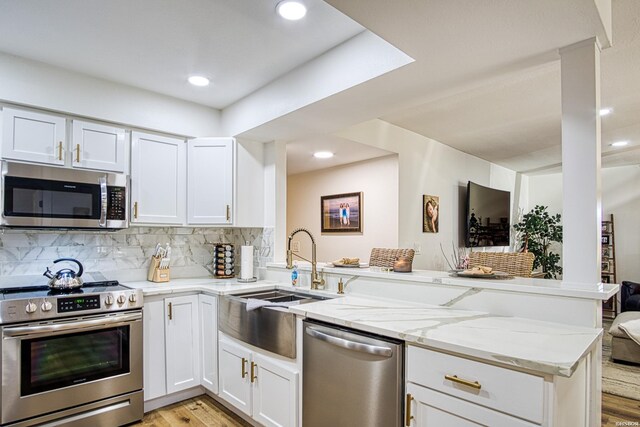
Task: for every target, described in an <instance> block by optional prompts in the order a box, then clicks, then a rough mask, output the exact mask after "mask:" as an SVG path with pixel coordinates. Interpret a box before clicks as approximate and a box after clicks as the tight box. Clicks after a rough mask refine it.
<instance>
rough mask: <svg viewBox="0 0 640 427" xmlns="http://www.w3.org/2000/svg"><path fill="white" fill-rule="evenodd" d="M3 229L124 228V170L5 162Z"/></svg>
mask: <svg viewBox="0 0 640 427" xmlns="http://www.w3.org/2000/svg"><path fill="white" fill-rule="evenodd" d="M1 190H2V194H1V197H0V203H1V206H0V207H1V210H2V219H1V221H0V225H1V226H3V227H24V228H85V229H91V228H95V229H120V228H127V227H128V226H129V220H128V212H129V202H128V200H129V178H128V176H127V175H124V174H114V173H103V172H92V171H84V170H78V169H67V168H56V167H49V166H34V165H26V164H21V163H11V162H6V161H4V162H2V183H1Z"/></svg>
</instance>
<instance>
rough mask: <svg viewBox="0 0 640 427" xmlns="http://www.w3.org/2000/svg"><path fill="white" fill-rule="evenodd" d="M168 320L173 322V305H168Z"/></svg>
mask: <svg viewBox="0 0 640 427" xmlns="http://www.w3.org/2000/svg"><path fill="white" fill-rule="evenodd" d="M169 320H173V304H171V303H169Z"/></svg>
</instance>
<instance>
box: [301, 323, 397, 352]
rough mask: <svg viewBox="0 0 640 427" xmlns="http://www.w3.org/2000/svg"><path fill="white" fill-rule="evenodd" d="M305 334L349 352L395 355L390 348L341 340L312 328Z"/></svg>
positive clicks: (308, 328) (307, 329)
mask: <svg viewBox="0 0 640 427" xmlns="http://www.w3.org/2000/svg"><path fill="white" fill-rule="evenodd" d="M305 333H306V334H307V335H310V336H312V337H313V338H316V339H318V340H320V341H324V342H327V343H329V344H332V345H335V346H337V347H342V348H346V349H348V350H353V351H359V352H362V353H369V354H375V355H376V356H385V357H391V356H392V355H393V350H391V349H390V348H389V347H381V346H378V345H371V344H363V343H360V342H355V341H349V340H346V339H344V338H340V337H336V336H333V335H329V334H326V333H324V332H320V331H319V330H317V329H314V328H312V327H307V328H306V330H305Z"/></svg>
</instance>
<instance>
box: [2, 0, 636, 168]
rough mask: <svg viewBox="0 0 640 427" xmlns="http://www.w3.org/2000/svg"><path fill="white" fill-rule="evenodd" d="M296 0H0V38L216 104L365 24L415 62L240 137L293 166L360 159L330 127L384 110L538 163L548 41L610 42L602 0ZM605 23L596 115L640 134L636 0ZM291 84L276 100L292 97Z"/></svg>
mask: <svg viewBox="0 0 640 427" xmlns="http://www.w3.org/2000/svg"><path fill="white" fill-rule="evenodd" d="M304 1H305V2H306V4H307V6H308V8H309V12H308V14H307V17H305V18H304V19H303V20H302V21H299V22H286V21H283V20H281V19H280V18H279V17H277V16H276V14H275V12H274V10H275V4H276V3H277V0H259V1H255V0H233V1H223V0H190V1H188V2H184V1H179V0H136V1H129V0H109V1H102V0H56V1H48V2H47V1H41V0H20V1H15V0H0V51H4V52H7V53H11V54H14V55H17V56H22V57H26V58H30V59H35V60H39V61H42V62H45V63H50V64H53V65H56V66H60V67H63V68H67V69H71V70H74V71H78V72H82V73H86V74H89V75H93V76H97V77H101V78H104V79H107V80H112V81H116V82H120V83H124V84H127V85H131V86H136V87H140V88H143V89H148V90H152V91H155V92H159V93H163V94H166V95H170V96H174V97H176V98H181V99H186V100H190V101H194V102H197V103H200V104H204V105H207V106H211V107H214V108H218V109H223V108H224V109H225V110H224V111H223V113H224V112H225V111H228V110H230V109H231V108H232V107H233V105H237V104H238V102H237V101H238V100H240V99H244V100H247V99H249V98H251V97H252V96H248V95H251V94H255V93H256V91H258V90H259V89H261V88H264V87H265V85H267V84H269V83H270V82H273V81H274V80H277V79H278V78H279V77H281V76H283V75H285V74H287V73H289V72H291V71H292V70H294V69H298V68H300V67H301V66H302V67H305V66H306V67H310V66H311V65H313V60H314V58H317V57H318V56H319V55H321V54H323V53H325V52H327V51H329V50H330V49H331V48H334V47H335V46H337V45H339V44H344V43H343V42H345V41H347V40H353V37H354V36H356V35H358V34H361V33H362V32H363V31H364V30H365V29H368V30H369V31H371V32H373V33H375V34H376V35H378V36H380V37H381V38H382V39H384V40H386V41H387V42H389V43H391V44H392V45H393V46H395V47H397V48H398V49H400V50H402V51H403V52H405V53H406V54H407V55H409V56H410V57H411V58H413V59H414V60H415V61H414V62H413V63H411V64H409V65H405V66H403V67H401V68H398V69H396V70H394V71H392V72H389V73H386V74H383V75H380V76H379V77H376V78H369V79H368V80H366V81H364V82H362V83H360V84H356V85H355V86H353V87H351V88H348V89H344V88H340V89H339V90H336V91H333V92H331V91H327V93H331V96H328V97H326V98H324V99H322V100H319V101H314V102H310V103H308V104H306V105H304V106H302V107H301V108H298V107H296V109H295V110H293V111H290V112H287V113H286V114H284V115H281V116H280V117H276V118H273V119H272V118H269V120H268V121H267V122H266V123H263V124H256V125H252V126H253V127H252V128H251V129H247V130H244V131H240V133H239V135H238V136H241V137H244V138H248V139H253V140H257V141H270V140H285V141H291V144H290V145H291V149H290V153H291V156H298V155H299V156H302V157H300V158H297V157H292V159H293V160H292V162H290V163H293V164H295V165H307V166H310V165H313V164H312V163H310V162H309V161H308V157H307V156H308V154H309V151H311V150H313V149H315V147H318V146H319V145H320V144H321V143H322V142H324V143H326V144H329V146H331V147H337V148H335V150H336V151H337V149H338V148H340V150H341V152H342V153H343V154H342V155H343V156H344V157H345V158H349V159H353V160H362V159H363V158H371V157H368V156H372V155H373V152H371V151H369V150H367V148H368V147H364V146H360V145H353V146H350V147H349V146H348V144H347V143H346V142H344V141H340V140H337V139H336V138H332V137H327V136H326V135H330V134H332V133H335V132H337V131H340V130H342V129H344V128H346V127H349V126H353V125H355V124H358V123H360V122H363V121H366V120H370V119H373V118H382V119H383V120H387V121H389V122H391V123H394V124H397V125H399V126H402V127H405V128H407V129H410V130H413V131H415V132H417V133H420V134H422V135H424V136H427V137H430V138H434V139H437V140H439V141H441V142H443V143H445V144H448V145H451V146H453V147H455V148H458V149H460V150H462V151H465V152H468V153H470V154H474V155H477V156H479V157H482V158H485V159H487V160H489V161H493V162H496V163H499V164H502V165H505V166H507V167H510V168H512V169H515V170H519V171H532V172H533V171H538V172H539V171H541V170H545V168H548V167H554V166H556V167H557V164H558V162H559V143H560V139H559V138H560V89H559V64H558V59H559V58H558V54H557V49H558V48H559V47H563V46H567V45H570V44H572V43H575V42H578V41H581V40H584V39H587V38H590V37H593V36H594V35H596V36H598V37H599V38H600V39H601V40H603V41H604V42H605V45H606V44H607V43H608V37H607V34H606V29H605V27H603V25H602V21H601V19H600V15H599V14H598V12H597V4H599V3H603V2H604V3H606V0H604V1H594V0H562V1H557V0H536V1H528V2H521V1H519V2H516V1H513V0H483V1H482V2H478V1H477V0H456V1H454V2H451V1H449V2H447V1H435V0H406V1H401V2H389V1H388V0H327V2H326V3H325V2H323V1H321V0H304ZM334 7H335V9H334ZM613 24H614V42H615V43H614V47H613V48H611V49H607V50H605V51H603V54H602V73H603V83H602V99H603V105H610V106H612V107H613V108H614V110H615V112H614V114H613V115H611V116H609V117H606V118H604V119H603V141H604V142H605V143H608V142H610V141H612V140H614V139H616V140H617V139H620V138H625V139H631V140H632V141H633V142H635V141H636V139H637V138H638V137H639V136H640V125H639V124H638V123H640V114H639V113H640V79H638V78H637V76H639V75H640V36H639V32H640V2H639V1H637V0H613ZM324 66H325V67H326V66H327V63H326V61H325V63H324ZM333 68H334V69H336V68H337V69H340V68H339V66H336V67H333ZM325 70H326V69H325ZM317 72H318V73H319V72H320V70H317ZM349 72H350V71H349V69H347V68H345V69H344V73H349ZM191 73H202V74H205V75H207V76H208V77H210V78H211V79H212V85H211V86H210V87H208V88H204V89H202V88H193V87H190V86H189V85H188V84H187V83H186V82H185V79H186V77H187V76H188V75H189V74H191ZM309 75H310V76H313V75H314V74H313V72H310V73H309ZM315 76H316V80H317V81H321V79H318V77H319V76H320V75H319V74H316V75H315ZM287 96H292V95H291V94H288V95H286V96H285V95H284V94H283V97H282V99H281V100H279V102H278V103H277V104H279V105H286V104H288V103H290V101H291V100H290V99H289V98H287ZM270 99H271V100H273V98H270ZM227 107H230V108H227ZM271 107H272V105H268V104H266V103H263V104H262V105H252V108H254V111H258V110H260V109H262V110H268V109H270V108H271ZM638 141H640V139H638ZM305 147H306V148H305ZM606 148H607V149H608V145H607V146H606ZM632 148H633V147H632ZM377 154H378V155H385V154H386V153H384V152H378V153H377ZM358 156H360V158H359V157H358ZM637 157H638V155H637V153H635V151H634V150H633V149H630V150H623V151H618V152H616V153H615V154H614V155H606V156H605V164H608V163H609V164H623V163H625V162H628V161H635V160H633V159H634V158H637ZM625 159H630V160H625ZM334 161H336V162H339V161H341V160H339V159H334ZM327 164H329V163H327ZM293 170H296V171H297V170H299V169H297V166H294V169H293Z"/></svg>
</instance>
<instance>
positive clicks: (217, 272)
mask: <svg viewBox="0 0 640 427" xmlns="http://www.w3.org/2000/svg"><path fill="white" fill-rule="evenodd" d="M235 258H236V257H235V251H234V249H233V245H232V244H230V243H218V244H215V245H214V246H213V276H214V277H215V278H216V279H231V278H233V277H234V276H235V270H236V269H235Z"/></svg>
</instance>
